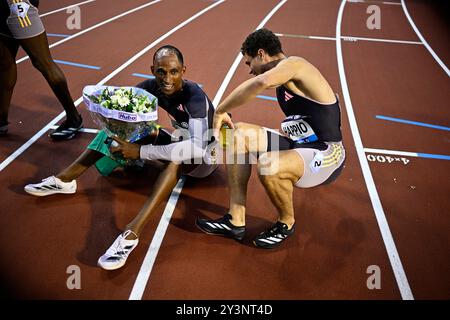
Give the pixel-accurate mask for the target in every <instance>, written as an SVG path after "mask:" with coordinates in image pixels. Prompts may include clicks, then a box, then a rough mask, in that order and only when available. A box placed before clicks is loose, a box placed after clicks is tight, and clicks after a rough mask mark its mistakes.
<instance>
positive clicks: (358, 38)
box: [341, 36, 422, 45]
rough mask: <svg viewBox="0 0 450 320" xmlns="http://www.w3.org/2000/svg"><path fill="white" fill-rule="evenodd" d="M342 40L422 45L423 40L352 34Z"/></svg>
mask: <svg viewBox="0 0 450 320" xmlns="http://www.w3.org/2000/svg"><path fill="white" fill-rule="evenodd" d="M341 39H342V40H345V41H358V40H362V41H374V42H387V43H402V44H419V45H422V42H418V41H408V40H390V39H376V38H364V37H352V36H342V37H341Z"/></svg>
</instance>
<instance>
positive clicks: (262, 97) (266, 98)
mask: <svg viewBox="0 0 450 320" xmlns="http://www.w3.org/2000/svg"><path fill="white" fill-rule="evenodd" d="M256 97H257V98H260V99H264V100H271V101H278V100H277V98H274V97H269V96H262V95H259V96H256Z"/></svg>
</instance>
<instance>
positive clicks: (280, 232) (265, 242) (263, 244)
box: [253, 221, 295, 249]
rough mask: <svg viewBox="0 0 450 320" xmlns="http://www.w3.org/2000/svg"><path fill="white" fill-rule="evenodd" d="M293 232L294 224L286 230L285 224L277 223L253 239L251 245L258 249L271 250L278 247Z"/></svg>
mask: <svg viewBox="0 0 450 320" xmlns="http://www.w3.org/2000/svg"><path fill="white" fill-rule="evenodd" d="M294 231H295V224H294V225H293V226H292V228H291V229H290V230H288V226H287V225H286V224H285V223H283V222H280V221H277V223H275V224H274V225H273V226H272V227H271V228H269V229H267V230H266V231H263V232H261V233H260V234H258V235H257V236H256V237H255V239H253V244H254V245H255V246H257V247H259V248H264V249H272V248H275V247H277V246H279V245H280V244H281V243H282V242H283V241H284V240H286V238H287V237H289V236H290V235H292V234H293V233H294Z"/></svg>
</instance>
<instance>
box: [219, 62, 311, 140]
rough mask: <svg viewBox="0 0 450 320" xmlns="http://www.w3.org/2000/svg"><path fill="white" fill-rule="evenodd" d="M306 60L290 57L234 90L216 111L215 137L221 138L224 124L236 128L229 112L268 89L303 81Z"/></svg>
mask: <svg viewBox="0 0 450 320" xmlns="http://www.w3.org/2000/svg"><path fill="white" fill-rule="evenodd" d="M304 64H305V60H303V59H301V58H299V57H289V58H287V59H284V60H283V61H281V62H280V63H279V64H278V65H277V66H275V67H274V68H272V69H270V70H268V71H266V72H265V73H263V74H260V75H258V76H256V77H255V78H253V79H249V80H247V81H244V82H243V83H242V84H240V85H239V86H238V87H237V88H236V89H234V90H233V91H232V92H231V93H230V95H229V96H228V97H226V98H225V100H224V101H223V102H222V103H220V104H219V106H218V107H217V109H216V113H215V115H214V121H213V130H214V136H216V137H218V136H219V130H220V128H221V127H222V125H223V124H226V125H227V126H228V127H230V128H234V125H233V122H232V121H231V118H230V117H229V116H228V114H227V112H228V111H230V110H231V109H233V108H236V107H238V106H240V105H243V104H245V103H246V102H248V101H250V100H252V99H254V98H255V97H256V96H257V95H258V94H260V93H261V92H263V91H264V90H266V89H269V88H274V87H278V86H280V85H282V84H284V83H286V82H288V81H290V80H301V78H300V77H301V71H302V68H303V66H304Z"/></svg>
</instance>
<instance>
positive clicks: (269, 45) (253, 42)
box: [241, 28, 283, 58]
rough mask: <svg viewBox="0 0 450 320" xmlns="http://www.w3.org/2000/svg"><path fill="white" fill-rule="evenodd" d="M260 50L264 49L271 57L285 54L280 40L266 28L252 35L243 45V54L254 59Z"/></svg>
mask: <svg viewBox="0 0 450 320" xmlns="http://www.w3.org/2000/svg"><path fill="white" fill-rule="evenodd" d="M259 49H263V50H264V51H265V52H267V54H268V55H270V56H274V55H276V54H278V53H283V50H282V49H281V42H280V39H278V37H277V36H276V35H275V34H274V33H273V32H272V31H270V30H269V29H265V28H264V29H258V30H256V31H254V32H253V33H251V34H250V35H249V36H248V37H247V39H245V41H244V43H243V44H242V47H241V52H242V54H248V55H249V56H250V57H252V58H254V57H256V55H257V54H258V50H259Z"/></svg>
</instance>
